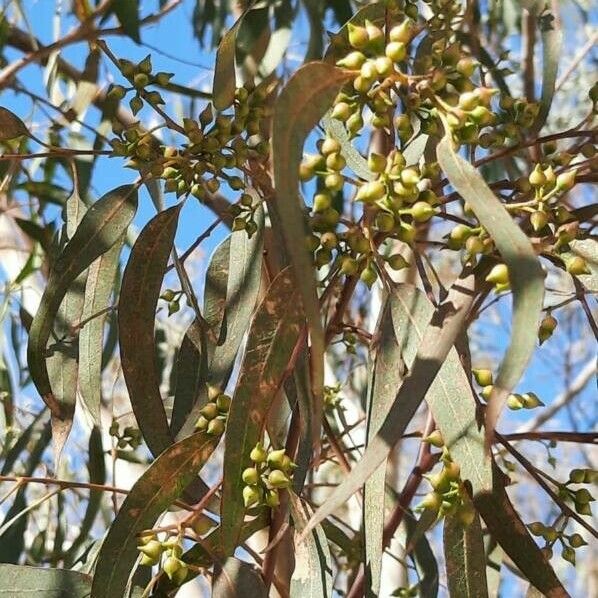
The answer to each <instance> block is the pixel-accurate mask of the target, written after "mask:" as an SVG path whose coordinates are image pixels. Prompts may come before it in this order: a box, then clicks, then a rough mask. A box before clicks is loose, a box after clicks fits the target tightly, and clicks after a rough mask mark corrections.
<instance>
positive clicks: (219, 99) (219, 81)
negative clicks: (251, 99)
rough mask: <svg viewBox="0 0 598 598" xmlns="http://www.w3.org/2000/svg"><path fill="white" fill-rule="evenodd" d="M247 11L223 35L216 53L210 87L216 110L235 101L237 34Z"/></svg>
mask: <svg viewBox="0 0 598 598" xmlns="http://www.w3.org/2000/svg"><path fill="white" fill-rule="evenodd" d="M248 10H250V9H248ZM248 10H246V11H244V12H243V13H242V14H241V16H240V17H239V18H238V19H237V20H236V21H235V24H234V25H233V26H232V27H231V28H230V29H229V30H228V31H227V32H226V33H225V34H224V36H223V37H222V39H221V40H220V44H219V45H218V50H217V51H216V62H215V64H214V83H213V85H212V97H213V101H214V108H216V110H224V109H226V108H228V107H229V106H230V105H231V104H232V103H233V101H234V99H235V87H236V78H237V77H236V74H235V52H236V47H237V33H238V32H239V29H240V27H241V25H242V24H243V20H244V19H245V15H246V14H247V12H248Z"/></svg>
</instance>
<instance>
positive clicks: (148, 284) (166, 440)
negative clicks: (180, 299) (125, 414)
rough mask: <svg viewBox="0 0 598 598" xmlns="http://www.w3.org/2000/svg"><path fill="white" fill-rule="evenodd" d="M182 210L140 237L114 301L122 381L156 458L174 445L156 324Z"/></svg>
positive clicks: (163, 215)
mask: <svg viewBox="0 0 598 598" xmlns="http://www.w3.org/2000/svg"><path fill="white" fill-rule="evenodd" d="M182 205H183V204H182V203H181V204H178V205H176V206H173V207H171V208H168V209H167V210H164V212H160V213H158V214H157V215H156V216H154V217H153V218H152V219H151V220H150V221H149V222H148V223H147V224H146V225H145V227H144V228H143V230H142V231H141V233H140V234H139V237H138V238H137V241H135V244H134V245H133V248H132V249H131V255H130V256H129V261H128V262H127V265H126V268H125V271H124V273H123V280H122V285H121V290H120V299H119V302H118V305H119V307H118V330H119V344H120V355H121V363H122V370H123V376H124V378H125V382H126V385H127V389H128V391H129V398H130V401H131V405H132V407H133V412H134V413H135V418H136V419H137V423H138V425H139V429H140V430H141V432H142V433H143V437H144V439H145V441H146V443H147V446H148V448H149V449H150V451H151V452H152V454H153V455H154V456H157V455H159V454H160V453H161V452H162V451H163V450H165V449H166V448H167V447H168V446H170V445H171V444H172V442H173V437H172V434H171V433H170V428H169V426H168V420H167V418H166V412H165V411H164V404H163V401H162V397H161V395H160V379H161V377H160V373H159V371H158V368H157V364H156V343H155V338H154V321H155V319H156V307H157V305H158V299H159V297H160V288H161V286H162V280H163V278H164V273H165V271H166V267H167V265H168V257H169V256H170V253H171V251H172V247H173V243H174V236H175V233H176V228H177V224H178V218H179V213H180V211H181V207H182ZM141 290H143V292H141Z"/></svg>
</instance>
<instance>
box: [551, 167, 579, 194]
mask: <svg viewBox="0 0 598 598" xmlns="http://www.w3.org/2000/svg"><path fill="white" fill-rule="evenodd" d="M576 174H577V170H568V171H567V172H562V173H561V174H559V175H558V176H557V177H556V188H557V189H558V190H559V191H569V190H570V189H572V188H573V185H575V175H576Z"/></svg>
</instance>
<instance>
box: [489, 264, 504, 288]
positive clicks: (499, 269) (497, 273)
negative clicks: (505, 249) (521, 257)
mask: <svg viewBox="0 0 598 598" xmlns="http://www.w3.org/2000/svg"><path fill="white" fill-rule="evenodd" d="M486 282H491V283H492V284H496V285H499V284H501V285H502V284H508V283H509V269H508V268H507V265H506V264H496V266H494V267H493V268H492V270H490V273H489V274H488V276H486Z"/></svg>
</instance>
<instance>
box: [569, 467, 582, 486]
mask: <svg viewBox="0 0 598 598" xmlns="http://www.w3.org/2000/svg"><path fill="white" fill-rule="evenodd" d="M585 478H586V470H585V469H572V470H571V471H570V472H569V481H570V482H572V483H573V484H583V483H584V482H585V481H586V480H585Z"/></svg>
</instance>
